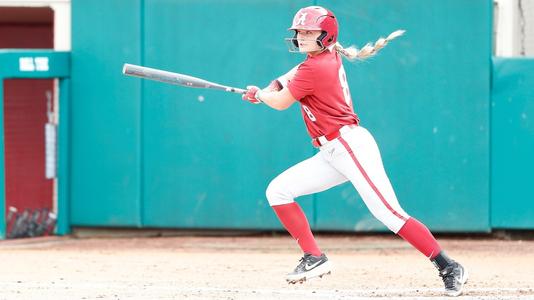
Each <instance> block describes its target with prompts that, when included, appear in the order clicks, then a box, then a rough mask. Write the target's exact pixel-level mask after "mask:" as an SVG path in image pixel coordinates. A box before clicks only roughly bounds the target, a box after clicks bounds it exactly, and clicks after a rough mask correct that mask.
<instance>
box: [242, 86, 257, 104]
mask: <svg viewBox="0 0 534 300" xmlns="http://www.w3.org/2000/svg"><path fill="white" fill-rule="evenodd" d="M259 90H260V88H259V87H257V86H254V85H249V86H247V92H246V93H245V94H243V96H242V98H243V100H247V101H248V102H250V103H252V104H259V103H261V100H260V99H258V98H256V95H257V93H258V91H259Z"/></svg>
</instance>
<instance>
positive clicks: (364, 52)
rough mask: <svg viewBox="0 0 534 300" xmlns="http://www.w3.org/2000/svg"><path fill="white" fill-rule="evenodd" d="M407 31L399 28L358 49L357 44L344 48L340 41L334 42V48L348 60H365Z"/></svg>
mask: <svg viewBox="0 0 534 300" xmlns="http://www.w3.org/2000/svg"><path fill="white" fill-rule="evenodd" d="M404 32H406V31H405V30H401V29H399V30H397V31H394V32H392V33H391V34H390V35H388V37H387V38H383V37H380V38H379V39H378V40H377V41H376V42H375V44H374V45H372V44H371V43H367V44H366V45H365V46H363V48H361V49H359V50H358V49H357V48H356V47H355V46H350V47H348V48H343V46H341V44H340V43H339V42H336V43H335V44H334V49H335V50H336V51H337V52H338V53H339V54H341V55H343V56H345V57H346V58H347V59H348V60H350V61H353V60H355V59H359V60H364V59H366V58H369V57H371V56H373V55H375V54H376V53H378V51H379V50H380V49H382V48H384V47H385V46H386V45H387V44H388V42H389V41H391V40H393V39H395V38H397V37H399V36H401V35H403V34H404Z"/></svg>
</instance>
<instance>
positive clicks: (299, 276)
mask: <svg viewBox="0 0 534 300" xmlns="http://www.w3.org/2000/svg"><path fill="white" fill-rule="evenodd" d="M331 270H332V268H331V265H330V262H329V261H328V258H327V257H326V255H324V253H323V254H321V255H320V256H313V255H311V254H309V253H306V254H304V256H303V257H302V258H301V259H300V263H299V264H298V266H297V267H296V268H295V270H294V271H293V272H291V273H289V274H287V275H286V280H287V283H290V284H295V283H297V282H298V283H303V282H305V281H306V280H308V279H310V278H314V277H319V278H321V277H323V276H324V275H326V274H330V272H331Z"/></svg>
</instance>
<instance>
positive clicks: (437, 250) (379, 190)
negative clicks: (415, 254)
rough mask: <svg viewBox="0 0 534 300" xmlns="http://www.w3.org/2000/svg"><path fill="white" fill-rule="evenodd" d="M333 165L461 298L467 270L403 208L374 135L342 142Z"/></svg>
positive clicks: (356, 134) (349, 136)
mask: <svg viewBox="0 0 534 300" xmlns="http://www.w3.org/2000/svg"><path fill="white" fill-rule="evenodd" d="M338 141H339V143H338V144H336V147H337V148H339V149H336V152H337V156H335V157H332V158H331V159H332V164H333V165H334V166H335V167H336V169H337V170H339V171H340V172H341V173H342V174H344V175H345V176H346V177H347V178H349V179H350V180H351V182H352V183H353V185H354V186H355V187H356V189H357V190H358V193H359V194H360V195H361V197H362V199H363V201H364V202H365V204H366V206H367V207H368V208H369V210H370V211H371V213H372V214H373V215H374V216H375V217H376V218H377V219H378V220H380V221H381V222H382V223H383V224H384V225H386V226H387V227H388V228H389V229H390V230H391V231H393V232H394V233H396V234H398V235H399V236H401V237H402V238H403V239H404V240H406V241H407V242H409V243H410V244H411V245H413V246H414V247H415V248H416V249H417V250H419V251H420V252H421V253H423V254H424V255H425V256H427V257H428V258H429V259H430V260H431V261H432V262H433V263H434V265H435V266H436V267H437V268H438V270H439V271H440V276H441V277H442V278H443V281H444V283H445V289H446V292H447V294H449V295H451V296H457V295H459V294H460V293H461V290H462V287H463V284H464V283H465V282H466V281H467V272H466V271H465V270H464V268H463V267H462V266H461V265H460V264H458V263H456V262H455V261H453V260H452V259H450V258H448V257H447V256H446V255H445V253H444V251H442V250H441V247H440V245H439V244H438V242H437V241H436V239H435V238H434V236H433V235H432V233H431V232H430V231H429V230H428V228H427V227H426V226H425V225H423V224H422V223H421V222H419V221H418V220H416V219H415V218H413V217H410V216H409V215H408V214H407V213H406V212H405V211H404V210H403V209H402V208H401V206H400V204H399V202H398V200H397V197H396V195H395V192H394V190H393V188H392V186H391V183H390V181H389V178H388V176H387V174H386V172H385V170H384V167H383V164H382V158H381V157H380V151H379V149H378V146H377V145H376V142H375V140H374V138H373V137H372V135H371V134H370V133H369V132H368V131H367V130H366V129H365V128H362V127H357V128H354V129H352V130H350V131H349V132H347V133H346V134H344V135H343V136H341V137H340V138H339V140H338Z"/></svg>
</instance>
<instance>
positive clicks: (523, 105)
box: [491, 58, 534, 229]
mask: <svg viewBox="0 0 534 300" xmlns="http://www.w3.org/2000/svg"><path fill="white" fill-rule="evenodd" d="M493 74H494V76H493V84H492V104H491V110H492V118H491V120H492V122H491V126H492V135H491V137H492V138H491V150H492V156H491V166H492V172H491V174H492V176H491V196H492V197H491V198H492V205H491V223H492V227H494V228H504V229H532V228H534V190H533V189H532V187H533V183H534V176H533V175H532V173H533V170H534V121H533V118H534V59H532V58H530V59H525V58H513V59H511V58H507V59H502V58H496V59H495V60H494V64H493Z"/></svg>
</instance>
